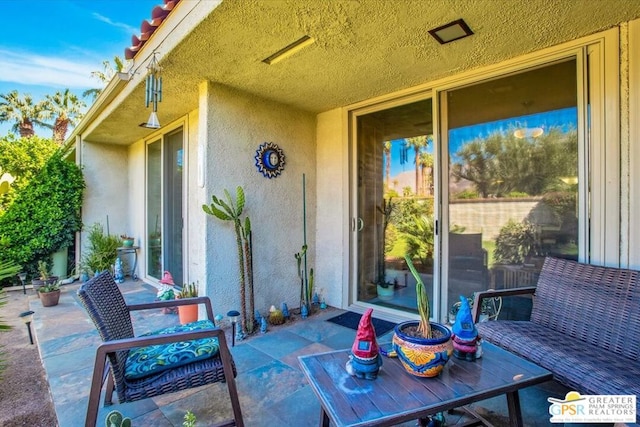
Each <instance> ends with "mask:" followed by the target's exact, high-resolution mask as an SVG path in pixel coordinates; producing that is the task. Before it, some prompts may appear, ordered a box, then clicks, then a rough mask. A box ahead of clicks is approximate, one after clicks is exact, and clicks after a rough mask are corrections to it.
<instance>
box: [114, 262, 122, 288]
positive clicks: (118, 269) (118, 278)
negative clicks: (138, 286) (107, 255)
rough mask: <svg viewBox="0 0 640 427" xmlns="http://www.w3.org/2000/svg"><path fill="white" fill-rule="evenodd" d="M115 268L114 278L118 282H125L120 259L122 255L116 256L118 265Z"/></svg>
mask: <svg viewBox="0 0 640 427" xmlns="http://www.w3.org/2000/svg"><path fill="white" fill-rule="evenodd" d="M113 270H114V276H115V277H114V279H115V281H116V283H123V282H124V270H123V269H122V260H121V259H120V257H118V258H116V265H115V268H114V269H113Z"/></svg>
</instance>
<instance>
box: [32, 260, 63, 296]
mask: <svg viewBox="0 0 640 427" xmlns="http://www.w3.org/2000/svg"><path fill="white" fill-rule="evenodd" d="M38 273H39V274H40V276H39V278H38V279H32V280H31V284H32V285H33V290H34V291H36V295H38V298H40V293H39V292H38V290H39V289H40V288H41V287H43V286H45V285H51V284H53V283H56V282H57V281H58V277H57V276H52V275H51V272H50V271H49V264H47V262H46V261H45V260H42V259H41V260H39V261H38Z"/></svg>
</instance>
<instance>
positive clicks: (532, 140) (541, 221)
mask: <svg viewBox="0 0 640 427" xmlns="http://www.w3.org/2000/svg"><path fill="white" fill-rule="evenodd" d="M576 76H577V67H576V60H575V59H570V60H565V61H561V62H558V63H554V64H550V65H547V66H544V67H540V68H537V69H534V70H530V71H526V72H522V73H518V74H514V75H509V76H506V77H501V78H496V79H493V80H490V81H485V82H482V83H478V84H474V85H470V86H466V87H462V88H459V89H455V90H449V91H445V92H442V93H441V97H440V101H441V102H440V107H441V117H442V123H443V129H444V131H443V135H442V140H443V142H444V144H443V147H445V150H446V151H445V155H446V158H447V162H446V163H445V168H444V171H445V174H446V177H445V178H446V180H445V182H447V184H446V185H445V187H444V188H445V189H446V194H445V195H444V196H445V198H446V199H447V201H448V204H447V207H448V209H447V210H448V217H447V218H446V219H447V221H446V224H447V231H448V233H446V234H445V235H444V236H443V238H444V239H448V245H447V246H448V248H449V250H448V254H447V257H446V259H445V260H443V261H445V265H446V267H447V268H446V269H445V271H447V273H448V274H447V277H448V280H447V281H446V282H444V284H445V285H446V288H447V299H448V301H449V305H452V304H453V303H455V302H456V301H457V300H458V299H459V296H460V295H464V296H467V297H472V296H473V293H474V292H477V291H482V290H485V289H488V288H494V289H495V288H510V287H516V286H532V285H535V284H536V281H537V275H538V272H539V271H540V268H541V267H542V263H543V262H544V257H545V256H556V257H563V258H570V259H575V260H577V259H578V247H579V244H580V242H579V237H578V236H579V233H578V184H579V174H578V164H579V158H578V157H579V156H578V132H577V128H578V105H577V80H576V79H577V77H576ZM488 314H495V313H488ZM503 314H506V313H503Z"/></svg>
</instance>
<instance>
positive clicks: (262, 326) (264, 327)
mask: <svg viewBox="0 0 640 427" xmlns="http://www.w3.org/2000/svg"><path fill="white" fill-rule="evenodd" d="M260 332H261V333H263V334H264V333H266V332H267V319H266V318H265V317H261V318H260Z"/></svg>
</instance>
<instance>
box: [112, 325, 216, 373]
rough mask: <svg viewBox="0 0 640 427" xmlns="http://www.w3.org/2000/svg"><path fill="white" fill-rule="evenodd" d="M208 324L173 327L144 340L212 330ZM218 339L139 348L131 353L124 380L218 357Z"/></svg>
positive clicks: (211, 326) (212, 326)
mask: <svg viewBox="0 0 640 427" xmlns="http://www.w3.org/2000/svg"><path fill="white" fill-rule="evenodd" d="M213 328H215V326H214V324H213V323H212V322H211V321H209V320H201V321H198V322H193V323H188V324H186V325H179V326H172V327H170V328H164V329H161V330H159V331H154V332H151V333H148V334H144V335H142V336H149V335H162V334H174V333H177V332H189V331H196V330H203V329H213ZM219 348H220V347H219V345H218V339H217V338H203V339H198V340H191V341H180V342H175V343H169V344H158V345H151V346H147V347H139V348H136V349H133V350H131V351H130V352H129V356H128V357H127V361H126V365H125V379H126V380H134V379H140V378H144V377H147V376H149V375H153V374H157V373H159V372H162V371H165V370H167V369H173V368H176V367H179V366H183V365H187V364H189V363H192V362H195V361H198V360H203V359H208V358H210V357H212V356H215V355H217V354H218V350H219Z"/></svg>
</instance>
